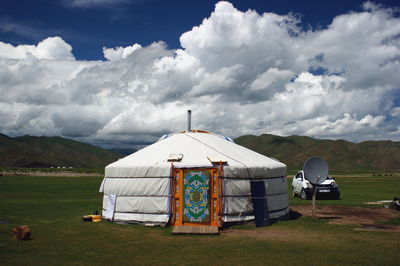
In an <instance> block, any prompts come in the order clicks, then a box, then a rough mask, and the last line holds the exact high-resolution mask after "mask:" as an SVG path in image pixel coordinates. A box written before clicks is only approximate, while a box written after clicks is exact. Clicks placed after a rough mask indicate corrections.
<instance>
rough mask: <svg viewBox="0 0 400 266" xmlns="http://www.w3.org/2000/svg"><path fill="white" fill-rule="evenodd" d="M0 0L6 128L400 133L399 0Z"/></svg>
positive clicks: (1, 105) (2, 124) (71, 134)
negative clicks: (189, 112)
mask: <svg viewBox="0 0 400 266" xmlns="http://www.w3.org/2000/svg"><path fill="white" fill-rule="evenodd" d="M0 1H1V8H0V95H1V96H0V133H2V134H6V135H9V136H19V135H36V136H40V135H45V136H63V137H67V138H73V139H77V140H82V141H86V142H90V143H93V144H97V145H101V146H103V147H136V146H137V145H139V146H141V145H145V144H148V143H151V142H154V141H156V140H157V139H158V138H159V137H160V136H161V135H163V134H167V133H171V132H176V131H180V130H182V129H185V126H186V122H185V119H186V111H187V110H188V109H191V110H192V116H193V117H192V122H193V128H194V129H203V130H209V131H213V132H215V133H218V134H223V135H227V136H230V137H233V138H235V137H238V136H241V135H246V134H253V135H260V134H263V133H269V134H275V135H282V136H289V135H305V136H311V137H315V138H330V139H346V140H349V141H354V142H360V141H364V140H393V141H400V88H399V84H400V75H399V73H400V18H399V4H398V3H397V1H365V2H364V1H253V0H249V1H238V0H232V1H231V2H227V1H206V0H204V1H157V0H149V1H145V0H71V1H67V0H36V1H32V0H31V1H28V0H0Z"/></svg>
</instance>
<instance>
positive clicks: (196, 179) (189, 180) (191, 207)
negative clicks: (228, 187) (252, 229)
mask: <svg viewBox="0 0 400 266" xmlns="http://www.w3.org/2000/svg"><path fill="white" fill-rule="evenodd" d="M220 182H221V180H220V178H219V175H218V170H217V169H214V168H212V169H175V170H174V180H173V183H174V184H173V187H174V200H173V208H172V209H173V216H172V224H173V225H174V226H183V225H187V226H196V225H201V226H205V225H208V226H218V227H219V226H220V225H221V218H222V213H221V212H222V208H221V189H220V187H221V184H220Z"/></svg>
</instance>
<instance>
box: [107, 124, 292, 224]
mask: <svg viewBox="0 0 400 266" xmlns="http://www.w3.org/2000/svg"><path fill="white" fill-rule="evenodd" d="M172 157H181V160H180V161H175V162H173V166H174V168H196V167H203V168H207V167H209V168H211V167H215V164H214V165H213V163H212V162H211V161H212V158H214V159H216V160H218V161H219V160H221V161H223V162H225V163H224V165H223V190H224V195H223V205H224V206H223V209H224V213H223V220H224V221H241V220H249V219H254V214H253V213H252V211H253V206H252V201H251V199H250V197H249V195H250V180H251V179H262V180H265V181H264V182H265V185H266V191H267V197H268V208H269V211H271V214H272V216H271V214H270V217H274V216H275V217H280V216H282V215H285V214H287V212H288V199H287V180H286V165H285V164H283V163H281V162H279V161H276V160H274V159H271V158H268V157H266V156H264V155H262V154H259V153H256V152H254V151H252V150H249V149H247V148H245V147H243V146H240V145H238V144H235V143H234V142H233V141H232V140H230V139H229V138H226V137H223V136H220V135H216V134H212V133H208V132H180V133H176V134H171V135H168V136H164V137H162V138H161V139H160V140H159V141H158V142H156V143H154V144H152V145H149V146H147V147H146V148H143V149H141V150H139V151H137V152H135V153H133V154H131V155H129V156H127V157H125V158H123V159H120V160H118V161H116V162H114V163H112V164H110V165H108V166H107V167H106V169H105V178H104V180H103V183H102V185H101V187H100V192H103V193H104V200H103V218H108V219H112V220H117V221H118V220H119V221H126V222H140V223H155V224H166V223H168V221H169V217H170V215H171V213H170V197H171V192H170V175H171V162H169V161H168V158H172ZM210 158H211V161H210ZM114 195H116V199H115V206H114V208H113V213H114V214H113V216H112V217H110V214H109V213H110V212H107V209H109V207H108V206H109V205H110V204H109V201H110V199H113V196H114Z"/></svg>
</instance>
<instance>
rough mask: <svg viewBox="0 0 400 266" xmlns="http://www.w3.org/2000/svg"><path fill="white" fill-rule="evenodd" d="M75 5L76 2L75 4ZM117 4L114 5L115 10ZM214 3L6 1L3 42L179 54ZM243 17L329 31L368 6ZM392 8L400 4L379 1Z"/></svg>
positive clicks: (277, 1)
mask: <svg viewBox="0 0 400 266" xmlns="http://www.w3.org/2000/svg"><path fill="white" fill-rule="evenodd" d="M74 2H76V3H75V4H74ZM110 2H111V3H114V4H110ZM216 2H218V1H212V0H202V1H195V0H186V1H185V0H170V1H164V0H126V1H125V0H115V1H108V0H98V1H96V0H81V1H73V0H65V1H64V0H34V1H32V0H1V9H0V40H2V41H4V42H8V43H12V44H14V45H17V44H37V43H38V42H39V41H41V40H43V39H44V38H46V37H49V36H60V37H62V38H63V40H65V41H66V42H67V43H69V44H71V45H72V47H73V54H74V55H75V57H76V58H77V59H84V60H97V59H104V58H103V53H102V47H116V46H128V45H131V44H133V43H139V44H141V45H143V46H147V45H149V44H151V43H152V42H155V41H160V40H162V41H164V42H166V43H167V45H168V47H170V48H180V42H179V37H180V35H181V34H182V33H184V32H186V31H189V30H191V29H192V27H193V26H196V25H199V24H200V23H201V22H202V20H203V19H204V18H206V17H208V16H209V15H210V13H211V12H212V11H213V9H214V5H215V3H216ZM231 2H232V3H233V4H234V5H235V7H236V8H237V9H239V10H241V11H247V10H248V9H252V10H256V11H257V12H258V13H264V12H273V13H277V14H281V15H284V14H288V13H289V12H293V13H295V14H298V15H299V16H300V18H301V22H302V23H301V24H302V26H304V27H313V28H319V27H326V26H327V25H329V24H330V23H331V22H332V19H333V18H334V17H335V16H337V15H338V14H343V13H347V12H350V11H359V10H361V5H362V3H363V2H364V1H360V0H347V1H346V0H344V1H343V0H341V1H319V0H303V1H295V0H269V1H261V0H246V1H244V0H233V1H231ZM377 3H381V4H383V5H386V6H389V7H395V6H399V4H398V1H394V0H391V1H390V0H389V1H377Z"/></svg>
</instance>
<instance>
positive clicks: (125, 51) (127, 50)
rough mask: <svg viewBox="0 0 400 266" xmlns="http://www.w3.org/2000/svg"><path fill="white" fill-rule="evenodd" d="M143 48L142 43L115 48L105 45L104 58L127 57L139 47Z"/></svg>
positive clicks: (119, 58) (118, 58)
mask: <svg viewBox="0 0 400 266" xmlns="http://www.w3.org/2000/svg"><path fill="white" fill-rule="evenodd" d="M140 48H142V46H141V45H140V44H137V43H135V44H133V45H132V46H128V47H121V46H119V47H115V48H106V47H103V54H104V58H106V59H108V60H110V61H112V60H121V59H125V58H127V57H128V56H129V55H130V54H132V53H133V52H134V51H136V50H137V49H140Z"/></svg>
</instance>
